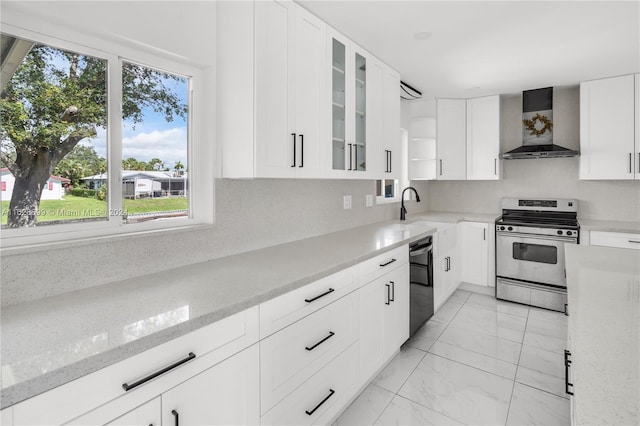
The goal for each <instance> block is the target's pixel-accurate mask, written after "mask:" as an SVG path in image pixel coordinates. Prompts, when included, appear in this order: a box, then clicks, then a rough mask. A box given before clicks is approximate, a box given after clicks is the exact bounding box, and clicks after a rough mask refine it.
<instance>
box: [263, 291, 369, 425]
mask: <svg viewBox="0 0 640 426" xmlns="http://www.w3.org/2000/svg"><path fill="white" fill-rule="evenodd" d="M356 301H357V294H356V293H351V294H349V295H347V296H345V297H343V298H342V299H340V300H337V301H336V302H334V303H332V304H330V305H328V306H326V307H325V308H323V309H321V310H319V311H317V312H315V313H313V314H312V315H309V316H308V317H306V318H304V319H302V320H300V321H298V322H296V323H294V324H292V325H290V326H289V327H287V328H285V329H284V330H281V331H279V332H278V333H276V334H274V335H272V336H270V337H268V338H267V339H265V340H262V341H261V342H260V375H261V380H260V386H261V402H262V403H261V412H262V413H265V412H266V411H267V410H269V409H270V408H271V407H273V406H274V405H275V404H276V403H278V402H279V401H281V400H282V399H283V398H284V397H286V396H287V395H288V394H289V393H291V392H292V391H293V390H294V389H295V388H297V387H298V386H300V384H302V383H303V382H304V381H305V380H307V379H308V378H309V377H310V376H311V375H313V374H314V373H315V372H316V371H318V370H319V369H320V368H322V367H323V366H324V365H325V364H327V363H328V362H329V361H330V360H331V359H333V358H335V357H336V356H337V355H338V354H339V353H340V352H342V351H343V350H345V349H346V348H347V347H348V346H349V345H351V344H352V343H353V342H354V341H355V340H356V338H357V333H356V326H357V322H356V319H355V318H356V315H357V311H356V307H357V304H356Z"/></svg>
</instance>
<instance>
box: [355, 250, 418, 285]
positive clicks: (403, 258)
mask: <svg viewBox="0 0 640 426" xmlns="http://www.w3.org/2000/svg"><path fill="white" fill-rule="evenodd" d="M408 261H409V246H408V245H404V246H401V247H398V248H395V249H393V250H391V251H388V252H386V253H384V254H381V255H379V256H376V257H374V258H372V259H369V260H365V261H364V262H362V263H360V264H359V265H358V268H359V269H358V277H359V285H363V284H366V283H368V282H371V281H373V280H375V279H376V278H379V277H381V276H383V275H384V274H386V273H387V272H389V271H391V270H393V269H396V268H397V267H398V266H400V265H402V264H403V263H406V262H408Z"/></svg>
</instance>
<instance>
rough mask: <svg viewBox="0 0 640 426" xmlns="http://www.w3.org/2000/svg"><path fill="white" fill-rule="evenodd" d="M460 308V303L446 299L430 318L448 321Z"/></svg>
mask: <svg viewBox="0 0 640 426" xmlns="http://www.w3.org/2000/svg"><path fill="white" fill-rule="evenodd" d="M460 308H462V303H456V302H455V301H452V300H447V301H446V302H445V303H444V304H443V305H442V306H441V307H440V309H438V312H436V313H435V314H434V315H433V316H432V317H431V319H432V320H435V321H438V322H443V323H448V322H449V321H451V320H452V319H453V317H455V316H456V314H457V313H458V311H459V310H460Z"/></svg>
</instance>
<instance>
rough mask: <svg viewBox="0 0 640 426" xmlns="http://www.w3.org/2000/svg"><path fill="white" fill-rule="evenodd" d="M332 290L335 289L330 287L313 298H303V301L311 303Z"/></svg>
mask: <svg viewBox="0 0 640 426" xmlns="http://www.w3.org/2000/svg"><path fill="white" fill-rule="evenodd" d="M334 291H335V290H334V289H332V288H330V289H329V290H327V291H325V292H324V293H322V294H320V295H318V296H316V297H314V298H313V299H304V301H305V302H307V303H311V302H313V301H315V300H318V299H320V298H321V297H324V296H326V295H327V294H329V293H333V292H334Z"/></svg>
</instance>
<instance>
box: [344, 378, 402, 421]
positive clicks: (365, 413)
mask: <svg viewBox="0 0 640 426" xmlns="http://www.w3.org/2000/svg"><path fill="white" fill-rule="evenodd" d="M394 396H395V394H394V393H393V392H389V391H388V390H386V389H383V388H381V387H378V386H376V385H373V384H371V385H369V386H367V387H366V388H365V390H364V391H362V393H361V394H360V395H359V396H358V398H356V400H355V401H353V403H352V404H351V405H350V406H349V408H347V409H346V410H345V412H344V413H342V415H341V416H340V417H338V420H337V421H336V423H335V424H336V425H337V426H346V425H372V424H373V422H375V421H376V419H377V418H378V417H379V416H380V414H382V412H383V411H384V409H385V408H386V406H387V405H389V402H391V400H392V399H393V397H394Z"/></svg>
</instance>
